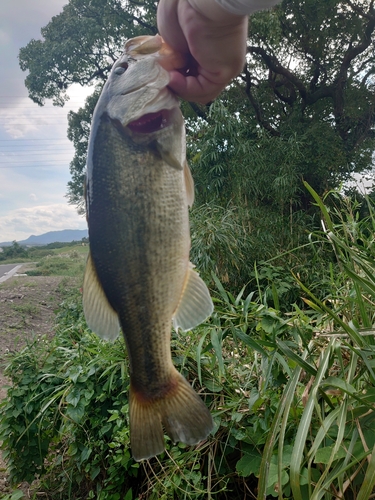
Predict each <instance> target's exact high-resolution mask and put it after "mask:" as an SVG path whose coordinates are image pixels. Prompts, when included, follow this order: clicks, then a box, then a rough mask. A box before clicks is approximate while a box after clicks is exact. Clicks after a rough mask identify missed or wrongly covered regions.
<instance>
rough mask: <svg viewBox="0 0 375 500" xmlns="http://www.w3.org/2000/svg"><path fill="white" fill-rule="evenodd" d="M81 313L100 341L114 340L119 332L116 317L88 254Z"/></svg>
mask: <svg viewBox="0 0 375 500" xmlns="http://www.w3.org/2000/svg"><path fill="white" fill-rule="evenodd" d="M83 312H84V314H85V318H86V323H87V325H88V327H89V328H90V329H91V330H92V331H93V332H95V333H96V334H97V335H99V337H101V338H102V339H105V340H111V341H114V340H116V338H117V337H118V335H119V332H120V324H119V320H118V315H117V313H116V311H115V310H114V309H113V308H112V307H111V305H110V304H109V302H108V300H107V297H106V296H105V293H104V291H103V288H102V286H101V284H100V281H99V279H98V276H97V274H96V270H95V268H94V264H93V261H92V258H91V255H90V254H89V256H88V259H87V263H86V270H85V276H84V278H83Z"/></svg>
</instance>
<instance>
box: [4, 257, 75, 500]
mask: <svg viewBox="0 0 375 500" xmlns="http://www.w3.org/2000/svg"><path fill="white" fill-rule="evenodd" d="M28 268H30V264H25V265H24V266H22V268H21V269H19V270H18V273H19V274H21V273H23V272H24V271H25V270H27V269H28ZM65 287H69V288H70V287H71V278H68V279H67V278H63V277H61V276H14V277H12V278H9V279H8V280H7V281H5V282H3V283H0V398H1V399H3V398H5V397H6V389H5V388H4V385H7V384H8V383H9V381H7V380H6V378H5V377H4V366H5V364H6V353H7V352H9V351H15V350H19V349H22V347H24V346H25V344H26V342H27V340H28V339H35V337H37V338H38V337H41V336H44V335H47V336H52V335H53V334H54V322H55V312H56V309H57V307H58V305H59V303H60V302H61V299H62V295H63V292H64V288H65ZM19 489H22V491H24V495H25V496H24V498H30V496H29V493H28V490H29V488H28V485H27V484H22V485H20V486H19ZM11 491H12V489H11V488H10V487H9V485H8V483H7V477H6V467H5V463H4V462H3V460H2V459H1V457H0V498H2V497H3V496H4V495H5V494H6V493H10V492H11Z"/></svg>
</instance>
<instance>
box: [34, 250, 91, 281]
mask: <svg viewBox="0 0 375 500" xmlns="http://www.w3.org/2000/svg"><path fill="white" fill-rule="evenodd" d="M78 248H80V247H78ZM83 248H84V247H83ZM87 253H88V247H85V250H84V251H80V252H78V251H77V250H73V251H69V252H64V253H59V254H57V255H47V256H46V257H43V258H42V259H41V260H40V261H39V262H37V263H36V266H35V268H34V269H31V270H30V271H26V274H28V275H29V276H81V275H83V273H84V269H85V264H86V257H87Z"/></svg>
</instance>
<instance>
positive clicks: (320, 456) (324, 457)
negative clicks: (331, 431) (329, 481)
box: [314, 445, 346, 464]
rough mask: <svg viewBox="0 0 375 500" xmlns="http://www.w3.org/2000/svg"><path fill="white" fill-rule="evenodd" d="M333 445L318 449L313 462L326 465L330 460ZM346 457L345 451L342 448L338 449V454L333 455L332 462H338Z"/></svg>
mask: <svg viewBox="0 0 375 500" xmlns="http://www.w3.org/2000/svg"><path fill="white" fill-rule="evenodd" d="M333 448H334V445H332V446H325V447H324V448H319V449H318V450H317V452H316V453H315V458H314V462H315V463H316V464H328V463H329V462H330V459H331V454H332V450H333ZM345 457H346V451H345V450H344V449H343V448H340V449H339V450H338V452H337V453H336V454H335V456H334V458H333V460H340V458H345Z"/></svg>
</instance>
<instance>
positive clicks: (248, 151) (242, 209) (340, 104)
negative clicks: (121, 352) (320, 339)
mask: <svg viewBox="0 0 375 500" xmlns="http://www.w3.org/2000/svg"><path fill="white" fill-rule="evenodd" d="M156 4H157V2H156V1H152V0H144V1H140V0H139V1H135V0H134V1H133V0H127V1H125V0H108V1H107V0H106V1H104V0H70V1H69V4H68V5H66V6H65V7H64V9H63V12H62V13H61V14H59V15H58V16H56V17H54V18H53V19H52V21H51V22H50V23H49V24H48V25H47V26H46V27H45V28H43V30H42V34H43V37H44V40H42V41H35V40H32V41H31V42H30V43H29V44H28V45H27V46H26V47H25V48H23V49H21V51H20V64H21V68H22V69H23V70H26V69H28V70H29V75H28V77H27V78H26V86H27V87H28V89H29V95H30V97H31V98H32V99H33V100H34V101H35V102H38V103H39V104H43V102H44V100H45V99H47V98H51V99H53V101H54V103H55V104H57V105H63V104H64V102H65V100H66V98H67V97H66V90H67V88H68V87H69V85H71V84H72V83H74V82H77V83H80V84H81V85H92V86H94V92H93V95H92V96H90V97H89V98H88V99H87V101H86V105H85V107H84V108H82V109H81V110H79V111H78V112H77V113H73V112H71V113H70V114H69V130H68V136H69V138H70V139H71V140H72V141H73V143H74V146H75V150H76V154H75V157H74V159H73V161H72V163H71V173H72V180H71V181H70V182H69V186H68V199H69V201H70V202H71V203H73V204H75V205H77V206H78V208H79V209H80V210H81V211H82V210H83V204H82V199H83V198H82V194H83V193H82V191H83V187H82V186H83V178H84V170H85V163H86V151H87V143H88V136H89V130H90V123H91V118H92V112H93V109H94V106H95V103H96V100H97V98H98V95H99V92H100V89H101V87H102V85H103V83H104V81H105V80H106V78H107V75H108V71H109V69H110V66H111V64H112V63H113V61H114V60H115V59H116V58H117V57H118V55H119V54H120V52H121V47H122V46H123V43H124V40H125V39H126V38H129V37H133V36H137V35H139V34H154V33H156V26H155V13H156ZM62 38H63V40H64V42H63V43H61V39H62ZM374 39H375V9H374V0H370V1H366V2H364V1H363V0H284V1H283V2H282V3H281V4H280V5H279V6H278V7H276V8H274V9H273V10H271V11H267V12H260V13H257V14H255V15H254V16H252V18H251V23H250V30H249V40H248V51H247V52H248V59H247V63H246V65H245V67H244V70H243V72H242V73H241V75H239V77H238V78H237V79H236V80H235V81H234V82H233V84H231V85H230V86H229V87H228V88H227V90H226V91H225V92H224V93H223V94H222V95H221V96H220V98H219V99H218V100H217V101H216V103H215V104H214V105H212V106H211V107H205V106H198V105H194V104H192V103H190V104H188V103H183V105H182V109H183V113H184V115H185V118H186V123H187V131H188V153H189V161H190V164H191V166H192V170H193V175H194V179H195V183H196V190H197V205H196V206H198V207H199V205H201V206H202V210H203V213H204V210H205V207H204V206H205V205H206V204H212V207H213V209H212V210H213V211H212V212H211V213H213V214H214V213H215V214H216V215H215V217H216V219H217V220H222V221H223V220H226V219H225V216H223V217H224V218H223V217H221V216H220V217H219V216H218V213H219V212H217V210H216V208H215V206H219V207H222V208H223V207H224V208H228V210H229V211H230V217H229V219H230V220H233V217H234V214H236V217H237V223H238V224H239V226H240V227H242V228H243V231H244V235H245V239H246V241H247V242H249V241H251V249H253V250H251V251H250V249H249V248H250V247H249V245H247V247H246V249H245V247H244V248H243V252H244V255H245V256H246V255H247V254H248V252H250V254H251V259H250V260H252V259H253V258H256V259H258V260H259V258H265V257H266V256H267V255H269V254H274V253H275V251H277V250H280V251H285V250H286V249H287V248H290V246H291V245H294V244H295V243H296V240H295V237H297V242H298V241H299V238H300V236H299V235H300V234H301V230H305V228H306V225H307V224H308V220H307V219H306V217H305V215H304V214H306V213H307V212H309V211H310V215H311V216H312V217H313V216H314V212H313V211H312V210H311V200H310V198H309V197H308V195H307V193H306V191H305V189H304V188H303V184H302V180H306V181H308V183H309V184H310V185H311V186H312V187H313V188H314V190H315V191H316V192H317V193H319V194H322V193H324V192H325V191H327V190H330V189H333V188H336V187H338V186H339V185H340V183H341V182H343V181H345V180H347V179H349V178H350V177H351V175H352V174H353V173H354V172H364V171H366V170H369V169H371V167H372V153H373V150H374V148H375V129H374V125H375V93H374V90H375V69H374V68H375V51H374ZM228 214H229V212H228ZM193 216H194V215H193ZM198 219H200V220H202V221H204V220H207V219H205V218H204V217H198ZM301 220H303V222H301ZM223 227H228V224H224V226H223ZM201 234H202V235H204V234H208V233H205V231H204V230H203V229H202V231H201ZM218 234H219V233H218ZM233 239H235V238H233ZM223 241H224V240H223ZM245 246H246V245H245ZM216 248H218V247H216ZM254 249H255V250H254ZM193 250H194V249H193ZM227 250H228V249H227ZM217 251H218V252H219V253H220V251H221V250H220V251H219V250H217ZM228 251H230V250H228ZM197 253H199V252H198V251H197ZM245 260H246V258H245V259H244V261H245ZM234 268H235V266H234ZM233 272H234V271H233ZM229 274H230V273H229ZM245 274H248V273H245ZM222 275H223V276H225V275H226V270H223V272H222ZM239 275H241V273H239Z"/></svg>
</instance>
